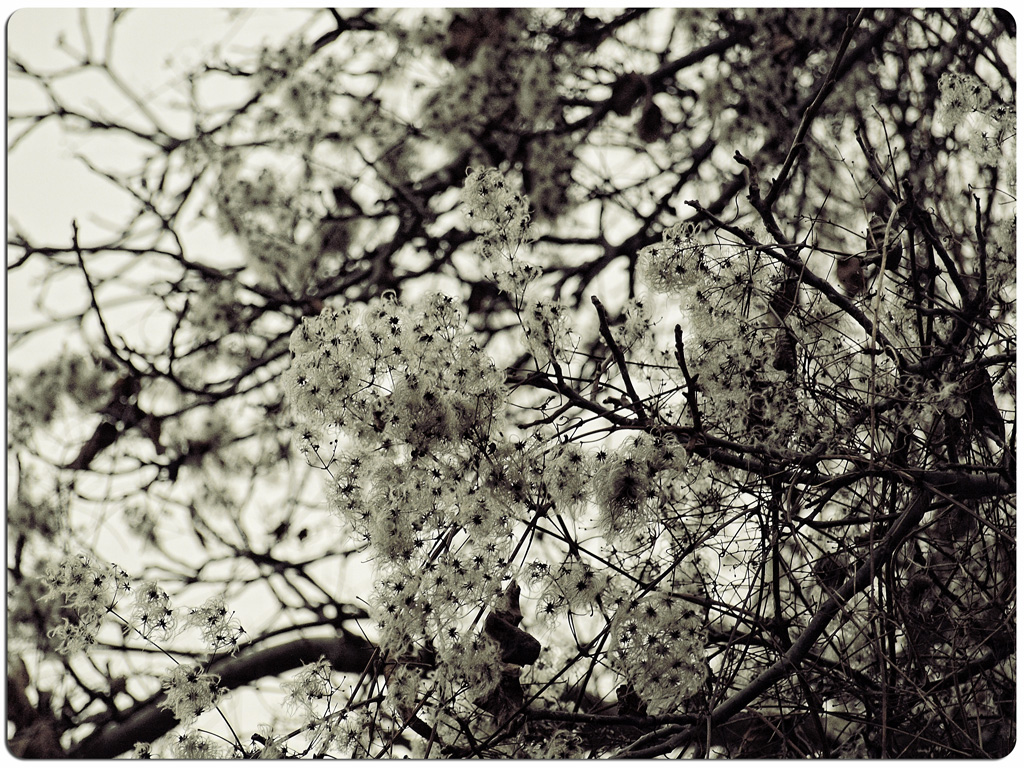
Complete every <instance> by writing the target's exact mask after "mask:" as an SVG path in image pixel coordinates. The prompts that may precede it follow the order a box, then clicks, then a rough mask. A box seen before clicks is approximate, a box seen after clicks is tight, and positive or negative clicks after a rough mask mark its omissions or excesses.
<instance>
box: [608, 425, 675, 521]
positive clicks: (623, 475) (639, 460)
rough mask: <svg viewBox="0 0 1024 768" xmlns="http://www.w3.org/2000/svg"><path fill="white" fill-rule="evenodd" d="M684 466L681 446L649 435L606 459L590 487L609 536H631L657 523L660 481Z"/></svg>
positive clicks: (660, 491) (639, 436)
mask: <svg viewBox="0 0 1024 768" xmlns="http://www.w3.org/2000/svg"><path fill="white" fill-rule="evenodd" d="M685 463H686V451H685V450H683V448H682V446H680V445H678V444H677V443H674V442H667V441H665V440H661V439H657V438H652V437H650V436H649V435H638V436H637V437H635V438H632V439H630V440H628V441H626V443H625V444H624V445H623V446H622V448H621V449H620V450H619V451H617V452H615V454H613V455H611V456H609V457H607V458H606V459H605V461H604V462H603V466H600V467H598V469H597V471H596V473H595V476H594V483H593V486H594V499H595V500H596V501H597V504H598V507H599V509H600V511H601V521H602V523H603V525H604V527H605V529H606V531H607V532H608V533H609V535H610V536H612V537H615V536H617V535H619V534H621V533H624V532H625V533H632V532H635V531H636V530H638V529H639V528H640V527H642V526H643V525H645V524H646V523H649V522H653V521H655V520H657V519H658V515H659V503H658V502H659V499H660V498H661V494H662V487H663V482H664V481H665V480H667V479H668V477H667V476H669V475H671V474H673V472H678V471H681V470H682V468H683V467H684V466H685ZM663 473H666V475H665V476H663Z"/></svg>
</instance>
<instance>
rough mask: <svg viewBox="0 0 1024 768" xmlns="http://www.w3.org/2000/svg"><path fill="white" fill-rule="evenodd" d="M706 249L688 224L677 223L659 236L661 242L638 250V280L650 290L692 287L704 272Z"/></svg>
mask: <svg viewBox="0 0 1024 768" xmlns="http://www.w3.org/2000/svg"><path fill="white" fill-rule="evenodd" d="M705 249H706V247H705V246H704V245H703V244H701V243H700V242H699V241H698V240H697V239H696V235H695V232H694V230H693V228H692V226H691V225H688V224H676V225H675V226H672V227H669V228H668V229H666V230H665V231H664V232H663V233H662V235H661V242H660V243H658V244H657V245H648V246H647V247H646V248H644V249H643V250H641V251H640V258H639V261H638V265H637V270H638V273H639V276H640V280H641V281H642V282H643V283H644V284H645V285H646V286H648V287H649V288H650V289H651V290H652V291H656V292H658V293H675V292H677V291H679V290H682V289H684V288H689V287H691V286H693V285H694V284H695V283H696V282H697V280H698V279H699V278H700V276H701V275H702V274H703V272H704V270H705V266H704V261H703V257H704V252H705Z"/></svg>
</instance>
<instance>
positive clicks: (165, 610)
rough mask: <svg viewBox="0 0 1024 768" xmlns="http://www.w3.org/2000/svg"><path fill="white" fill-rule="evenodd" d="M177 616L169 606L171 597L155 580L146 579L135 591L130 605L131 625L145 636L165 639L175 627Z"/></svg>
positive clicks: (172, 632)
mask: <svg viewBox="0 0 1024 768" xmlns="http://www.w3.org/2000/svg"><path fill="white" fill-rule="evenodd" d="M177 624H178V622H177V617H176V616H175V615H174V610H173V609H172V608H171V599H170V597H168V595H167V593H166V592H165V591H164V590H162V589H161V588H160V587H159V586H158V585H157V583H156V582H155V581H147V582H146V583H145V584H143V585H142V587H141V588H140V589H139V590H138V591H137V592H136V593H135V605H134V606H133V607H132V626H133V627H135V629H137V630H138V631H139V634H141V635H142V636H143V637H145V638H150V637H159V638H161V639H164V640H166V639H167V638H169V637H170V636H171V635H172V634H174V631H175V629H177Z"/></svg>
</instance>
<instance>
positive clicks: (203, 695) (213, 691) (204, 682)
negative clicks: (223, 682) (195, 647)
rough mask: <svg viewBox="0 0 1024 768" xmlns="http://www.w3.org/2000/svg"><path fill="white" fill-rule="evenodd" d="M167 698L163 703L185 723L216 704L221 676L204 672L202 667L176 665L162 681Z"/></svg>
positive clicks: (219, 692)
mask: <svg viewBox="0 0 1024 768" xmlns="http://www.w3.org/2000/svg"><path fill="white" fill-rule="evenodd" d="M161 684H162V686H163V688H164V690H165V691H167V699H166V700H165V701H164V703H163V704H162V705H161V706H162V707H163V708H164V709H169V710H171V712H173V713H174V717H175V718H177V720H178V721H179V722H180V723H182V724H183V725H188V724H189V723H191V722H193V721H194V720H195V719H196V718H197V717H199V716H200V715H201V714H203V713H204V712H206V711H207V710H208V709H210V708H211V707H213V706H215V705H216V703H217V701H218V699H219V698H220V695H221V691H220V689H219V688H218V686H219V684H220V678H219V677H218V676H217V675H211V674H209V673H207V672H203V671H202V668H201V667H198V666H195V667H186V666H184V665H178V666H176V667H174V668H173V669H172V670H171V671H170V672H169V673H168V674H167V675H166V676H165V677H164V678H163V680H162V682H161Z"/></svg>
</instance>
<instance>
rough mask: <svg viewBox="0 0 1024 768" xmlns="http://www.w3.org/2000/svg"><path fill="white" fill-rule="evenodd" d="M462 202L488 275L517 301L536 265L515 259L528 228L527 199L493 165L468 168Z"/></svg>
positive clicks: (521, 295) (530, 279)
mask: <svg viewBox="0 0 1024 768" xmlns="http://www.w3.org/2000/svg"><path fill="white" fill-rule="evenodd" d="M462 205H463V210H464V212H465V214H466V217H467V218H468V219H469V221H470V223H471V225H472V226H473V229H474V231H476V232H477V233H478V234H479V239H478V241H477V242H478V246H479V249H480V256H481V258H482V259H483V262H484V265H485V267H486V269H487V270H488V272H489V277H490V278H491V279H492V280H493V281H494V282H495V284H496V285H497V286H498V288H500V289H501V290H503V291H505V292H506V293H508V294H509V295H510V296H512V297H513V298H515V299H516V303H517V304H518V303H519V302H520V301H521V300H522V298H523V296H524V295H525V292H526V288H527V286H528V285H529V284H530V283H531V282H533V280H534V279H535V278H536V277H537V276H538V275H539V274H540V270H539V268H538V267H536V266H534V265H531V264H527V263H525V262H524V261H523V260H522V259H521V258H517V254H518V252H519V249H520V247H521V246H522V245H523V243H525V242H526V240H527V236H528V232H529V228H530V214H529V202H528V201H527V199H526V198H525V197H524V196H523V195H521V194H519V193H518V192H516V191H515V190H514V189H513V188H512V186H511V184H510V183H509V182H508V181H506V179H505V177H504V176H503V175H502V174H501V172H500V171H498V170H497V169H495V168H470V169H469V171H468V172H467V175H466V182H465V184H464V185H463V187H462Z"/></svg>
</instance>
